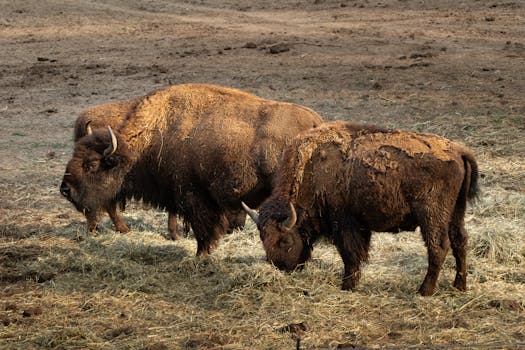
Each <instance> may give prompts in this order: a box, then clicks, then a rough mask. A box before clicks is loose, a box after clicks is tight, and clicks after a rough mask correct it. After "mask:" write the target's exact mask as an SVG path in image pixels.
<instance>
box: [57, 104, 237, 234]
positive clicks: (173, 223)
mask: <svg viewBox="0 0 525 350" xmlns="http://www.w3.org/2000/svg"><path fill="white" fill-rule="evenodd" d="M139 102H140V100H139V99H133V100H130V101H120V102H111V103H106V104H102V105H98V106H94V107H91V108H89V109H87V110H85V111H84V112H82V113H81V114H80V116H79V117H78V118H77V120H76V121H75V127H74V134H73V135H74V141H75V142H77V141H78V140H79V139H80V138H82V137H84V136H86V135H87V134H88V125H89V128H90V129H91V130H93V129H96V128H104V129H105V130H107V127H108V126H110V127H111V128H112V129H113V130H117V129H118V128H119V126H120V125H121V124H122V123H123V122H124V121H125V120H126V118H129V117H130V116H129V114H130V113H132V111H133V110H134V108H135V106H136V105H137V104H138V103H139ZM60 192H61V193H62V194H63V195H64V197H66V198H68V199H69V192H70V191H69V187H68V186H67V184H66V183H65V182H63V183H62V184H61V186H60ZM125 206H126V194H124V193H120V194H119V195H118V196H117V198H115V201H114V202H113V203H110V204H109V205H108V206H107V208H106V210H107V213H108V215H109V217H110V218H111V221H112V222H113V225H114V226H115V229H116V231H119V232H122V233H127V232H129V228H128V226H127V225H126V223H125V222H124V220H122V218H121V216H120V214H119V212H118V208H119V207H120V208H121V209H122V210H124V208H125ZM230 216H231V217H233V222H234V224H235V225H237V224H239V222H241V226H243V225H244V221H242V218H240V219H241V220H239V218H236V217H234V216H233V215H230ZM88 226H89V230H90V231H94V230H95V229H96V226H97V218H96V216H92V217H91V219H90V220H89V222H88ZM184 226H185V228H184V229H185V231H186V232H189V225H184ZM233 228H237V226H234V227H233ZM168 232H169V234H170V237H171V238H172V239H174V240H176V239H179V238H180V236H181V235H180V233H179V231H178V229H177V216H176V215H175V214H173V213H169V215H168Z"/></svg>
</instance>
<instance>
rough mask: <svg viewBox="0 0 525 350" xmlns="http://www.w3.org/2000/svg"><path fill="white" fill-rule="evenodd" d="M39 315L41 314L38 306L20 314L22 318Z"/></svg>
mask: <svg viewBox="0 0 525 350" xmlns="http://www.w3.org/2000/svg"><path fill="white" fill-rule="evenodd" d="M41 314H42V308H41V307H39V306H35V307H28V308H26V309H25V310H24V312H22V316H23V317H33V316H38V315H41Z"/></svg>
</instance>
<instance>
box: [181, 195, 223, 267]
mask: <svg viewBox="0 0 525 350" xmlns="http://www.w3.org/2000/svg"><path fill="white" fill-rule="evenodd" d="M188 204H189V211H188V214H187V215H188V217H187V219H188V221H189V223H190V224H191V227H192V229H193V233H194V235H195V238H196V239H197V255H198V256H201V257H205V256H207V255H208V254H210V253H211V251H212V250H213V248H215V246H216V245H217V241H218V240H219V239H220V238H221V237H222V236H223V235H224V234H225V233H226V230H227V228H228V220H227V219H226V214H225V211H224V210H222V209H220V208H219V206H218V205H216V204H215V202H214V201H213V200H212V199H211V198H203V199H201V198H198V197H196V196H195V195H193V196H191V197H190V198H189V199H188Z"/></svg>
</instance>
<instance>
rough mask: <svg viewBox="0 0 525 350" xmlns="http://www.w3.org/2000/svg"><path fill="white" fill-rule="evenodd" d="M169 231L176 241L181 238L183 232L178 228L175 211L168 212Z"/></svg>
mask: <svg viewBox="0 0 525 350" xmlns="http://www.w3.org/2000/svg"><path fill="white" fill-rule="evenodd" d="M168 233H169V235H170V237H171V239H173V240H174V241H176V240H178V239H180V238H181V234H180V232H179V230H178V228H177V215H175V214H173V213H169V214H168Z"/></svg>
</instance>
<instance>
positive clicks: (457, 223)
mask: <svg viewBox="0 0 525 350" xmlns="http://www.w3.org/2000/svg"><path fill="white" fill-rule="evenodd" d="M463 216H464V211H463V212H461V211H459V212H458V211H456V212H455V213H454V217H453V219H452V222H451V223H450V227H449V231H448V235H449V239H450V243H451V245H452V253H453V254H454V258H455V259H456V278H455V279H454V288H456V289H458V290H460V291H466V290H467V249H466V247H467V240H468V234H467V231H466V230H465V224H464V220H463Z"/></svg>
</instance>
